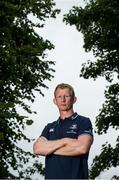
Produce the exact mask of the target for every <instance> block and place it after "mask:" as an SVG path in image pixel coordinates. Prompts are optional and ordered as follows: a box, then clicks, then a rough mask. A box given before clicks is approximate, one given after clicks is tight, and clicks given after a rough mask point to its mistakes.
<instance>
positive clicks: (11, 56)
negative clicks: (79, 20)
mask: <svg viewBox="0 0 119 180" xmlns="http://www.w3.org/2000/svg"><path fill="white" fill-rule="evenodd" d="M54 6H55V3H54V2H53V0H35V1H34V0H30V1H29V0H1V1H0V23H1V26H0V179H1V178H2V179H7V178H15V175H14V174H13V170H15V171H17V172H18V178H21V177H22V178H23V177H24V173H23V172H22V171H19V169H20V167H21V166H22V165H23V164H28V162H29V159H30V158H31V157H34V156H33V154H32V153H30V152H26V151H25V150H23V149H21V148H19V147H18V142H19V141H20V140H26V141H27V142H31V139H30V138H28V137H27V136H26V135H25V134H24V133H23V130H24V129H25V127H26V125H31V124H32V123H33V121H32V120H30V119H29V118H28V117H27V116H23V115H22V114H20V113H18V109H19V108H22V109H23V110H24V111H25V112H27V114H28V113H30V114H31V113H33V112H32V110H31V107H30V106H29V105H28V103H25V102H28V101H31V102H34V99H35V95H34V92H35V91H38V92H39V93H40V94H41V95H43V92H42V90H41V89H42V88H48V87H47V86H46V85H45V84H44V81H45V80H51V79H52V78H53V75H52V73H53V72H54V70H53V68H52V66H53V65H54V64H55V62H53V61H48V60H47V57H46V55H47V54H46V52H47V51H48V50H51V49H53V48H54V46H53V44H51V43H50V42H49V41H48V40H44V39H43V38H42V37H40V36H39V35H38V34H37V33H36V32H35V31H34V28H42V27H43V26H44V23H45V20H46V19H47V18H50V17H52V18H55V17H56V14H57V13H59V10H57V9H54ZM30 15H32V16H34V17H36V18H38V22H37V23H34V22H32V21H31V19H30V18H29V16H30ZM36 164H37V163H36V162H35V163H34V165H33V167H34V169H36V170H40V171H41V170H42V169H43V168H42V166H41V164H39V166H38V165H37V166H36ZM9 168H11V169H12V170H10V169H9ZM22 169H23V171H24V166H23V168H22ZM34 171H35V170H34ZM34 171H33V172H34ZM27 174H28V173H27Z"/></svg>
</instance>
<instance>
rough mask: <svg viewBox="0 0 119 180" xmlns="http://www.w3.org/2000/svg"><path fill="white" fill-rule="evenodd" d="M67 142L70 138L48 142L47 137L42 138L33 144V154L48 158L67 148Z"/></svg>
mask: <svg viewBox="0 0 119 180" xmlns="http://www.w3.org/2000/svg"><path fill="white" fill-rule="evenodd" d="M67 141H68V138H63V139H59V140H47V139H46V138H45V137H40V138H38V139H37V140H36V142H35V143H34V144H33V152H34V154H36V155H42V156H46V155H48V154H51V153H53V152H55V151H56V150H57V149H59V148H61V147H63V146H65V145H66V142H67Z"/></svg>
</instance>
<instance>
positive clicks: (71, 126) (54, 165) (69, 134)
mask: <svg viewBox="0 0 119 180" xmlns="http://www.w3.org/2000/svg"><path fill="white" fill-rule="evenodd" d="M76 100H77V98H76V96H75V92H74V89H73V87H72V86H70V85H69V84H64V83H62V84H59V85H57V87H56V89H55V91H54V99H53V102H54V104H56V105H57V107H58V110H59V115H60V117H59V118H58V120H56V121H54V122H52V123H49V124H48V125H47V126H46V127H45V128H44V130H43V132H42V134H41V136H40V137H39V138H38V139H37V140H36V142H35V143H34V145H33V151H34V154H36V155H42V156H46V160H45V179H88V154H89V150H90V147H91V144H92V142H93V134H92V124H91V121H90V119H89V118H86V117H84V116H81V115H78V114H77V113H74V110H73V104H74V103H75V102H76Z"/></svg>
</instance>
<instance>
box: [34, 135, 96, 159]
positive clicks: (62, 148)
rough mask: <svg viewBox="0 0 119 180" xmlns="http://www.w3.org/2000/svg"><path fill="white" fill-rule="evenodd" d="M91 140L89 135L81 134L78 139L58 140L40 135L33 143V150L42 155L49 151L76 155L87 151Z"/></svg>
mask: <svg viewBox="0 0 119 180" xmlns="http://www.w3.org/2000/svg"><path fill="white" fill-rule="evenodd" d="M92 141H93V140H92V137H91V136H89V135H82V136H80V137H79V138H78V139H72V138H62V139H59V140H47V139H46V138H45V137H40V138H38V139H37V140H36V142H35V143H34V145H33V152H34V154H36V155H42V156H46V155H48V154H51V153H54V154H56V155H64V156H78V155H82V154H86V153H88V151H89V149H90V147H91V144H92Z"/></svg>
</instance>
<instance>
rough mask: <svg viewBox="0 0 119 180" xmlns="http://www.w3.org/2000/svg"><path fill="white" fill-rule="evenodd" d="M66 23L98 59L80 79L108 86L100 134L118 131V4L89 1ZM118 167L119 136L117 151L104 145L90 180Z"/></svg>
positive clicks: (67, 17)
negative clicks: (103, 80) (100, 80)
mask: <svg viewBox="0 0 119 180" xmlns="http://www.w3.org/2000/svg"><path fill="white" fill-rule="evenodd" d="M64 21H65V22H66V23H67V24H68V23H69V24H70V25H75V26H76V28H77V30H78V31H80V32H82V34H83V36H84V48H85V51H86V52H89V51H93V54H94V57H95V58H96V59H97V60H96V61H95V62H94V61H91V60H88V61H87V63H84V64H83V65H82V69H81V74H80V76H81V77H84V78H86V79H87V78H93V79H96V78H98V77H99V76H103V77H105V79H106V80H107V82H108V84H109V86H108V87H107V89H106V90H105V99H106V100H105V102H104V104H103V106H102V108H101V109H100V112H99V115H98V116H97V117H96V127H97V133H98V134H102V133H107V130H108V129H109V128H110V127H112V128H114V129H115V130H119V81H118V80H119V46H118V43H119V1H118V0H89V1H88V2H87V3H86V4H85V7H73V8H72V9H71V10H70V11H69V13H68V14H66V15H65V16H64ZM118 166H119V136H118V137H117V140H116V145H115V147H112V146H111V144H109V143H105V144H104V145H102V150H101V153H100V155H98V156H96V157H95V158H94V160H93V163H92V166H91V171H90V178H92V179H94V178H96V177H97V176H99V175H100V173H101V172H103V171H104V170H105V169H109V168H110V167H118ZM112 178H113V179H114V178H115V179H118V178H119V177H118V176H116V175H115V176H113V177H112Z"/></svg>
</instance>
